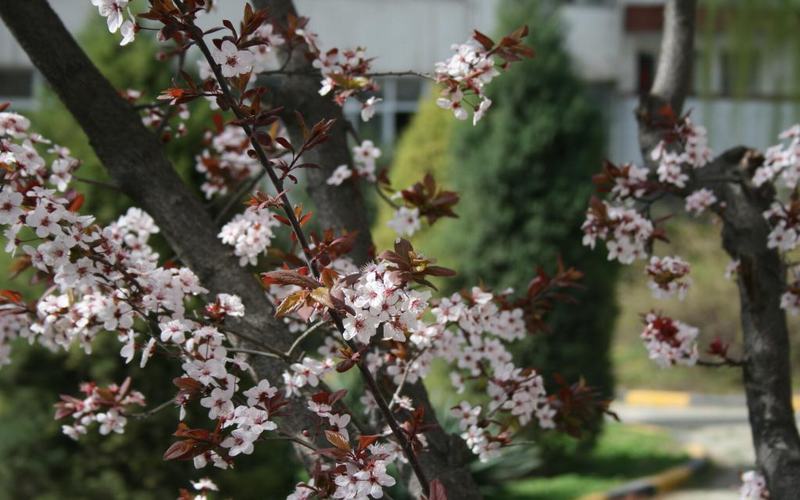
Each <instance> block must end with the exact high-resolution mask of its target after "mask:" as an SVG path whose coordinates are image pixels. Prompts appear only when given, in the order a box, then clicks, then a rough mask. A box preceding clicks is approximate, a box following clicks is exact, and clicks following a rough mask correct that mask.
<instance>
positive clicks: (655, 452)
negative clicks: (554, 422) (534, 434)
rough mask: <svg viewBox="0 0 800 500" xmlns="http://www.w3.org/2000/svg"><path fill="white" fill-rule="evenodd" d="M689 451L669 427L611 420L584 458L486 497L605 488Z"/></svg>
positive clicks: (567, 494) (557, 497) (569, 495)
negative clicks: (674, 436) (558, 472)
mask: <svg viewBox="0 0 800 500" xmlns="http://www.w3.org/2000/svg"><path fill="white" fill-rule="evenodd" d="M688 459H689V457H688V455H687V454H686V453H685V452H684V451H683V450H682V449H681V447H680V445H678V444H677V443H676V442H674V441H673V440H672V439H671V437H670V436H669V435H668V434H667V432H666V431H664V430H662V429H659V428H654V427H644V426H631V425H623V424H619V423H612V424H609V425H607V426H606V429H605V431H604V432H603V434H602V435H601V437H600V439H599V441H598V443H597V447H596V448H595V449H594V450H593V451H592V452H591V453H590V454H589V455H588V456H586V457H585V458H583V459H581V460H576V461H575V462H574V463H565V464H563V466H564V470H565V472H564V473H562V474H559V475H557V476H552V477H535V478H529V479H523V480H518V481H514V482H512V483H510V484H509V485H508V486H506V487H505V488H503V489H498V490H494V491H487V492H486V497H487V498H491V499H498V500H499V499H504V500H522V499H526V500H539V499H541V500H545V499H546V500H568V499H574V498H580V497H581V496H583V495H587V494H590V493H596V492H602V491H605V490H608V489H610V488H614V487H616V486H620V485H622V484H624V483H626V482H627V481H630V480H633V479H637V478H640V477H643V476H648V475H652V474H656V473H658V472H661V471H663V470H664V469H667V468H669V467H672V466H675V465H679V464H682V463H684V462H685V461H687V460H688Z"/></svg>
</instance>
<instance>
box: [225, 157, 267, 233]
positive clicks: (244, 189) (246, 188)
mask: <svg viewBox="0 0 800 500" xmlns="http://www.w3.org/2000/svg"><path fill="white" fill-rule="evenodd" d="M266 173H267V171H266V170H262V171H261V172H259V174H258V175H256V176H255V177H253V178H252V179H250V180H249V181H245V182H244V183H243V185H242V186H241V187H240V188H239V189H238V190H237V191H236V192H235V193H234V194H233V195H231V198H230V199H229V200H228V202H227V203H225V206H224V207H222V210H221V211H220V212H219V213H218V214H217V216H216V217H214V224H216V225H219V224H222V222H223V221H225V220H226V218H227V217H228V214H229V213H230V211H231V210H233V207H235V206H236V205H237V204H238V203H239V202H241V201H242V198H243V197H244V196H245V195H246V194H247V193H249V192H251V191H253V189H254V188H255V187H256V184H258V183H259V182H260V181H261V179H263V178H264V175H266Z"/></svg>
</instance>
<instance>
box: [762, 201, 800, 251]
mask: <svg viewBox="0 0 800 500" xmlns="http://www.w3.org/2000/svg"><path fill="white" fill-rule="evenodd" d="M763 215H764V218H765V219H767V221H768V222H769V224H770V226H771V230H770V233H769V236H768V237H767V248H777V249H778V250H780V251H783V252H788V251H791V250H794V249H795V248H796V247H797V245H798V243H800V200H794V199H793V200H792V201H791V202H790V203H788V204H783V203H781V202H778V201H774V202H772V205H771V206H770V207H769V210H765V211H764V214H763Z"/></svg>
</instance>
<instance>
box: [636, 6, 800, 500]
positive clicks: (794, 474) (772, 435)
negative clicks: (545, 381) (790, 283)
mask: <svg viewBox="0 0 800 500" xmlns="http://www.w3.org/2000/svg"><path fill="white" fill-rule="evenodd" d="M695 9H696V5H695V1H694V0H669V1H668V2H667V4H666V6H665V15H664V37H663V40H662V46H661V58H660V61H659V64H658V74H657V75H656V78H655V81H654V84H653V89H652V91H651V93H650V95H648V96H645V97H643V99H642V102H641V104H640V106H639V109H638V110H637V118H638V119H639V130H640V143H641V146H642V152H643V154H644V156H645V158H648V157H649V156H648V153H649V152H650V150H651V149H652V148H653V147H654V146H655V145H656V144H657V143H658V141H659V140H660V139H661V133H662V131H660V130H659V129H658V128H657V127H654V126H653V123H655V121H654V119H655V118H657V117H658V114H657V113H658V112H659V109H660V108H661V107H662V106H663V105H665V104H669V105H670V106H671V107H672V109H673V111H674V113H675V114H676V115H677V114H680V112H681V107H682V105H683V101H684V99H685V97H686V93H687V90H688V88H689V79H690V78H691V66H692V64H691V63H692V58H693V40H694V34H693V33H694V24H695ZM762 160H763V158H762V157H760V155H759V154H758V153H756V152H755V151H753V150H750V149H747V148H744V147H738V148H734V149H731V150H729V151H726V152H724V153H722V154H721V155H720V156H719V157H717V158H716V159H714V161H713V162H711V164H709V165H707V166H705V167H703V168H702V169H700V170H696V171H695V172H694V176H693V178H692V179H691V181H690V185H689V186H688V187H687V188H686V190H685V193H684V194H689V193H691V192H692V191H694V190H696V189H700V188H704V187H705V188H708V189H711V190H713V191H714V194H715V195H716V196H717V199H718V200H719V201H720V203H719V204H718V205H716V206H715V207H716V208H715V211H716V213H717V214H718V215H719V216H720V218H721V219H722V221H723V229H722V246H723V248H724V249H725V250H726V251H727V252H728V254H729V255H730V256H731V258H733V259H738V260H739V261H740V263H741V264H740V269H739V273H738V280H737V284H738V287H739V300H740V308H741V325H742V334H743V344H744V359H743V380H744V386H745V394H746V397H747V409H748V414H749V420H750V427H751V432H752V436H753V444H754V447H755V451H756V459H757V462H758V466H759V467H760V468H761V470H762V471H763V473H764V474H765V476H766V478H767V484H768V487H769V490H770V495H771V496H770V498H776V499H793V498H797V495H798V494H800V436H799V435H798V431H797V427H796V425H795V420H794V410H793V408H792V392H791V369H790V358H789V332H788V328H787V325H786V313H785V311H784V310H783V309H781V307H780V297H781V294H782V293H783V291H784V290H785V289H786V267H785V264H784V261H783V259H782V257H781V255H780V253H779V252H778V251H777V250H775V249H769V248H767V236H768V234H769V231H770V228H769V225H768V223H767V221H766V220H765V219H764V217H763V215H762V214H763V212H764V211H765V210H767V209H768V208H769V206H770V205H771V203H772V201H773V200H774V199H775V192H774V189H773V188H772V187H769V186H766V187H762V188H756V187H755V186H753V184H752V182H751V176H752V174H753V170H754V169H755V167H757V166H758V165H759V163H760V162H761V161H762Z"/></svg>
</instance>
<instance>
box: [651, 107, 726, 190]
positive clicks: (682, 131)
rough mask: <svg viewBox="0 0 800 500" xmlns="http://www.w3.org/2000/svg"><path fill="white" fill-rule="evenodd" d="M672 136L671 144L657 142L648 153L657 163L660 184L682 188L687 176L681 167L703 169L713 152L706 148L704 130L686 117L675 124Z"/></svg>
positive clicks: (664, 141)
mask: <svg viewBox="0 0 800 500" xmlns="http://www.w3.org/2000/svg"><path fill="white" fill-rule="evenodd" d="M673 135H674V140H673V142H667V141H666V140H662V141H661V142H659V144H658V145H656V147H655V148H653V150H652V151H651V152H650V158H651V159H652V160H653V161H657V162H659V166H658V169H657V170H658V175H659V178H660V179H659V180H661V182H667V183H669V184H674V185H676V186H677V187H684V186H683V183H684V182H685V181H686V180H687V179H688V176H687V175H686V174H685V173H684V172H683V171H682V165H688V166H690V167H692V168H701V167H704V166H706V165H707V164H708V162H710V161H711V158H712V157H713V151H711V148H709V146H708V132H707V131H706V128H705V127H703V126H701V125H696V124H694V123H693V122H692V121H691V120H690V119H689V118H688V117H685V118H683V119H681V120H680V121H679V122H678V123H676V124H675V130H674V134H673ZM676 143H677V144H676ZM673 149H677V151H674V150H673Z"/></svg>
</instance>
